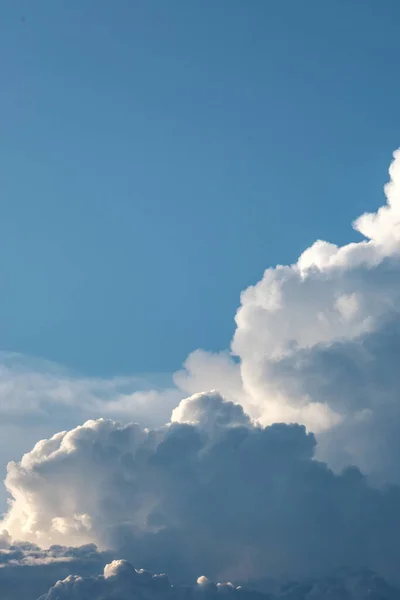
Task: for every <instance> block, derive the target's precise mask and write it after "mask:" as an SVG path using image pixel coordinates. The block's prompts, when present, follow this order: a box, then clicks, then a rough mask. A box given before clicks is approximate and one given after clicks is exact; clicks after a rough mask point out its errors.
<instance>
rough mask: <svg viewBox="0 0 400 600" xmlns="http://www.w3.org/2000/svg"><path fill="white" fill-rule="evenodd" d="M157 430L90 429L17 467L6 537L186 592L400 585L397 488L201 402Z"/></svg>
mask: <svg viewBox="0 0 400 600" xmlns="http://www.w3.org/2000/svg"><path fill="white" fill-rule="evenodd" d="M173 419H174V420H173V422H171V423H170V424H168V425H166V426H165V427H163V428H160V429H156V430H148V429H142V428H141V427H140V426H139V425H134V424H130V425H121V424H118V423H116V422H114V421H111V420H103V419H100V420H97V421H88V422H87V423H85V424H84V425H83V426H80V427H77V428H75V429H73V430H71V431H68V432H62V433H59V434H56V435H55V436H53V437H52V438H50V439H49V440H43V441H41V442H39V443H38V444H36V446H35V447H34V448H33V450H32V451H31V452H29V453H27V454H25V456H24V457H23V458H22V460H21V462H20V463H11V464H9V466H8V474H7V478H6V486H7V489H8V490H9V492H10V495H11V496H12V497H13V498H14V500H13V502H12V504H11V507H10V511H9V513H8V515H7V517H6V519H5V522H4V524H3V525H4V527H5V529H7V531H8V532H9V534H10V535H11V537H12V538H13V539H25V540H28V541H30V542H32V543H35V544H38V545H40V546H47V545H49V544H68V545H79V544H87V543H96V544H98V545H99V546H100V547H102V548H113V549H115V550H116V551H118V552H119V554H120V555H121V556H123V557H124V558H129V559H131V560H132V561H133V563H134V564H137V563H138V562H139V563H141V564H143V565H144V566H145V567H146V568H149V569H151V570H154V571H167V572H168V573H169V574H170V575H171V577H173V579H175V580H178V581H182V580H183V581H188V580H193V578H195V577H196V576H197V575H198V573H199V571H200V572H202V573H204V574H205V575H207V577H211V578H213V579H222V580H225V579H232V578H233V579H235V580H237V579H246V580H249V579H260V578H263V577H277V576H279V577H287V576H290V577H303V578H304V577H309V576H312V575H316V574H325V573H327V572H329V571H332V570H333V569H336V568H339V567H342V566H347V565H351V566H353V567H357V568H365V567H368V568H371V569H373V570H376V571H377V572H379V573H380V574H382V575H385V576H387V577H390V578H391V579H395V578H398V563H399V560H400V541H399V536H398V532H399V530H400V513H399V510H398V506H399V504H400V488H398V487H392V488H390V489H388V490H378V489H376V488H373V487H371V486H370V485H369V484H368V482H367V480H366V479H365V477H364V476H363V475H362V474H361V472H360V471H359V470H358V469H357V468H355V467H353V468H348V469H346V470H345V471H344V472H343V473H341V474H340V475H336V474H334V473H333V472H332V471H331V470H330V469H329V468H328V467H327V465H326V464H325V463H323V462H319V461H317V460H315V459H314V453H315V447H316V440H315V437H314V435H313V434H312V433H307V432H306V430H305V428H304V426H301V425H297V424H292V425H287V424H274V425H271V426H267V427H262V426H259V425H256V424H253V423H251V422H250V420H249V418H248V417H247V416H246V415H245V414H244V412H243V409H242V408H241V407H240V406H239V405H234V404H232V403H231V402H227V401H224V400H223V399H222V397H221V396H220V395H219V394H217V393H213V394H204V393H203V394H197V395H195V396H193V397H192V398H190V399H187V400H185V401H183V403H182V404H181V405H180V406H179V407H178V408H177V409H176V410H175V411H174V413H173Z"/></svg>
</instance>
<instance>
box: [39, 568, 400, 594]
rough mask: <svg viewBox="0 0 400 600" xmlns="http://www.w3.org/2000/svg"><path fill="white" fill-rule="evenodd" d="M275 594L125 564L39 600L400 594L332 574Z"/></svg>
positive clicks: (372, 578)
mask: <svg viewBox="0 0 400 600" xmlns="http://www.w3.org/2000/svg"><path fill="white" fill-rule="evenodd" d="M275 588H276V589H275V590H274V593H266V592H264V593H263V592H257V591H254V590H251V589H249V588H244V587H242V586H236V585H233V584H232V583H230V582H228V583H217V584H214V583H212V582H211V581H209V579H207V577H204V576H201V577H199V578H198V579H197V582H196V584H195V585H186V586H184V587H183V586H179V585H178V586H177V585H171V584H170V582H169V580H168V577H167V576H166V575H164V574H162V575H153V574H152V573H150V572H149V571H144V570H136V569H134V567H133V566H132V565H131V564H130V563H128V562H126V561H124V560H114V561H113V562H112V563H110V564H108V565H106V566H105V568H104V572H103V574H102V575H98V576H95V577H90V578H88V577H80V576H77V577H76V576H75V577H74V576H69V577H67V578H66V579H64V580H63V581H58V582H57V583H56V584H55V585H54V586H53V587H52V588H51V589H50V590H49V592H48V593H47V594H45V595H44V596H42V597H41V598H40V599H39V600H69V599H71V600H72V599H74V600H87V599H88V598H90V600H106V599H107V600H113V599H115V600H132V598H139V599H140V600H166V599H167V598H168V599H169V600H182V598H185V599H187V600H191V599H193V600H194V599H197V600H200V599H203V600H217V598H221V597H222V598H226V599H227V600H228V599H229V600H278V599H280V600H284V599H285V600H312V599H314V600H315V599H317V598H330V599H332V600H336V599H337V600H343V599H344V598H346V599H347V600H364V599H365V598H368V599H369V600H398V599H399V598H400V591H399V590H398V589H396V588H394V587H393V586H390V585H389V584H388V583H387V582H386V581H384V580H383V579H381V578H379V577H377V576H376V575H374V574H373V573H370V572H361V573H351V572H349V573H334V574H333V575H331V576H330V577H327V578H323V579H320V580H316V581H315V580H311V581H306V582H302V583H300V584H299V583H295V582H292V583H291V584H286V585H283V586H282V585H281V586H279V585H278V586H275Z"/></svg>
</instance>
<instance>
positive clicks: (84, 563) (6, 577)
mask: <svg viewBox="0 0 400 600" xmlns="http://www.w3.org/2000/svg"><path fill="white" fill-rule="evenodd" d="M0 545H1V549H0V591H1V600H35V599H36V598H38V597H39V596H40V595H42V594H44V593H46V592H47V591H48V589H49V588H50V587H51V586H52V585H54V583H55V582H56V581H58V580H62V579H65V578H66V577H68V576H69V575H72V574H79V575H80V576H94V575H96V574H97V573H98V572H99V570H102V569H103V568H104V565H105V564H107V563H108V562H109V561H110V560H112V558H113V556H112V554H111V553H109V552H99V551H98V550H97V548H96V547H95V546H93V545H88V546H82V547H80V548H71V547H63V546H53V547H51V548H48V549H47V550H44V549H42V548H39V547H38V546H36V545H34V544H28V543H26V542H25V543H22V542H19V543H11V541H10V540H9V539H7V537H5V536H3V538H2V539H1V540H0Z"/></svg>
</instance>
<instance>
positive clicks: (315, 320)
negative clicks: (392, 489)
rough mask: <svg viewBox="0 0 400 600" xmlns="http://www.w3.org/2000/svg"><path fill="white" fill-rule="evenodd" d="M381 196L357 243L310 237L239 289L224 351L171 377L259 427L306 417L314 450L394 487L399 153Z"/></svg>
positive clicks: (198, 357)
mask: <svg viewBox="0 0 400 600" xmlns="http://www.w3.org/2000/svg"><path fill="white" fill-rule="evenodd" d="M389 174H390V182H389V183H388V184H387V185H386V186H385V194H386V199H387V203H386V205H385V206H383V207H381V208H379V210H378V211H377V212H376V213H372V214H365V215H362V216H361V217H359V218H358V219H356V220H355V222H354V229H355V230H356V231H357V232H358V233H360V234H362V235H363V236H364V238H365V239H363V240H361V241H359V242H353V243H350V244H347V245H345V246H341V247H339V246H336V245H335V244H333V243H329V242H325V241H321V240H318V241H317V242H315V243H314V244H312V245H311V246H310V247H309V248H307V249H306V250H305V251H304V252H303V253H302V255H301V256H300V257H299V259H298V261H297V262H296V263H295V264H293V265H290V266H280V265H278V266H277V267H275V268H269V269H267V270H266V271H265V273H264V275H263V277H262V279H261V280H260V281H259V282H258V283H257V284H256V285H254V286H250V287H249V288H248V289H246V290H245V291H244V292H243V293H242V297H241V305H240V307H239V309H238V311H237V314H236V330H235V334H234V337H233V340H232V344H231V355H229V354H228V353H221V354H212V353H207V352H204V351H196V352H194V353H193V354H192V355H191V356H189V358H188V359H187V361H186V363H185V365H184V369H183V370H182V371H179V372H178V373H177V374H176V375H175V382H176V384H177V386H178V387H179V388H180V389H183V390H184V391H186V392H188V393H194V392H195V391H198V389H199V388H197V389H196V386H197V385H199V384H200V385H201V386H202V387H203V389H210V388H215V389H218V390H220V391H221V392H222V393H223V394H224V396H225V397H226V398H227V399H230V400H232V401H234V402H239V403H240V404H242V405H243V406H244V408H245V410H246V411H247V412H248V413H249V414H250V415H251V417H252V418H253V419H256V420H258V421H259V422H260V423H262V424H264V425H265V424H271V423H274V422H277V421H282V422H286V423H290V422H293V421H294V422H298V423H303V424H305V425H306V426H307V428H308V429H309V430H311V431H313V432H315V433H316V434H317V439H318V442H319V446H318V456H319V457H321V458H323V459H324V460H327V461H328V462H329V464H330V465H331V466H332V467H334V468H336V469H340V468H342V467H344V466H345V465H346V464H348V463H354V464H357V465H358V466H360V467H361V468H362V469H363V471H364V472H366V473H368V475H370V477H372V478H373V479H374V480H375V481H377V482H381V483H384V482H390V481H396V482H400V470H399V467H398V465H397V461H396V458H395V457H396V456H397V454H398V450H399V446H398V444H399V443H398V441H397V430H398V428H399V426H400V419H399V409H398V405H399V403H398V389H399V381H398V369H397V367H396V356H397V355H398V348H399V345H400V337H399V334H400V315H399V308H398V307H399V306H400V286H399V285H398V281H399V279H400V256H399V253H400V151H396V152H395V153H394V160H393V162H392V164H391V166H390V170H389Z"/></svg>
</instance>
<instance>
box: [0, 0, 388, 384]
mask: <svg viewBox="0 0 400 600" xmlns="http://www.w3.org/2000/svg"><path fill="white" fill-rule="evenodd" d="M399 30H400V3H399V2H398V0H385V1H382V2H379V1H377V0H325V1H321V0H306V1H304V2H301V1H299V0H291V1H289V0H251V1H247V0H241V1H238V0H229V1H228V0H218V1H214V0H204V1H200V0H194V1H187V0H167V1H166V0H135V1H133V0H116V1H111V0H58V1H54V0H41V1H38V0H35V1H32V0H26V1H25V2H23V1H21V0H12V1H6V0H4V1H2V2H0V74H1V92H0V115H1V119H0V152H1V157H0V202H1V218H0V244H1V248H0V282H1V288H0V289H1V296H0V302H1V310H0V347H1V349H2V350H12V351H18V352H23V353H28V354H32V355H35V356H42V357H44V358H47V359H50V360H55V361H59V362H61V363H64V364H65V365H67V366H70V367H74V368H77V369H79V370H80V371H82V372H85V373H94V374H104V375H106V374H110V373H124V372H149V371H170V370H173V369H175V368H177V367H179V366H180V363H181V362H182V360H183V359H184V358H185V356H186V355H187V353H188V352H189V351H191V350H192V349H194V348H196V347H205V348H207V349H221V348H224V347H226V346H227V345H228V342H229V339H230V337H231V334H232V332H233V327H234V323H233V316H234V312H235V309H236V307H237V305H238V302H239V293H240V291H241V290H242V289H243V288H244V287H246V286H247V285H249V284H250V283H253V282H255V281H256V280H257V279H258V278H259V277H260V276H261V274H262V272H263V270H264V268H266V267H267V266H269V265H274V264H275V263H277V262H280V263H286V262H292V261H294V260H296V258H297V256H298V254H299V252H301V251H302V250H303V249H304V248H305V247H306V246H307V245H309V244H310V243H311V242H313V241H314V240H315V239H316V238H325V239H329V240H331V241H334V242H338V243H343V242H345V241H349V240H351V239H356V234H355V233H352V232H351V228H350V222H351V220H352V219H353V218H354V217H356V216H357V215H358V214H359V213H360V212H362V211H364V210H368V209H374V208H375V207H376V206H377V205H378V203H380V202H381V201H382V198H383V193H382V184H383V182H384V181H385V180H386V179H387V167H388V163H389V161H390V156H391V152H392V150H394V149H395V148H396V147H397V146H398V145H399V144H400V108H399V106H400V105H399V98H400V77H399V66H398V43H399Z"/></svg>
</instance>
